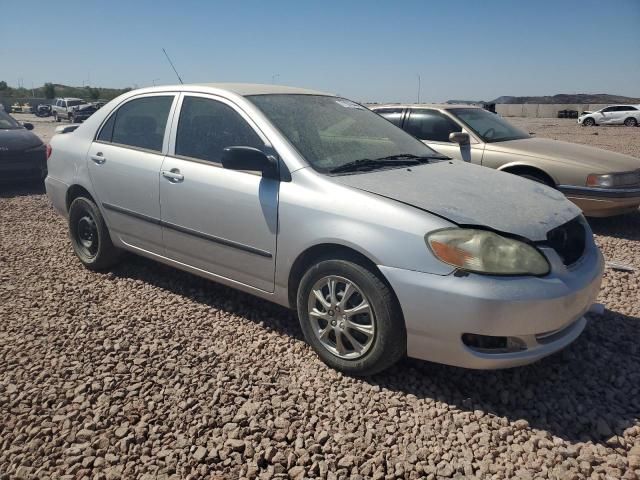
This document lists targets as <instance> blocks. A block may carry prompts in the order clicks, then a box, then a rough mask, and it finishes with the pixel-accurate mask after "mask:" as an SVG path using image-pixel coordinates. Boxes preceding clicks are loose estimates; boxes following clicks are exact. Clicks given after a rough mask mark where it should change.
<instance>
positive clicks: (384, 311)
mask: <svg viewBox="0 0 640 480" xmlns="http://www.w3.org/2000/svg"><path fill="white" fill-rule="evenodd" d="M327 276H338V277H343V278H345V279H348V280H349V281H351V282H353V283H354V284H355V285H356V286H357V288H359V289H360V290H361V291H362V293H363V294H364V297H366V298H365V300H366V301H368V303H369V305H370V307H371V309H372V310H373V322H374V323H375V330H374V334H373V341H372V343H371V345H370V347H369V348H368V350H367V351H366V353H364V354H363V355H362V356H361V357H359V358H357V359H344V358H340V357H339V356H337V355H336V354H334V353H331V352H330V351H329V350H328V349H327V348H326V347H325V346H324V345H323V344H322V342H321V341H320V340H319V338H318V337H317V336H316V333H314V330H313V327H312V324H311V320H310V315H309V311H308V305H309V296H310V295H312V289H313V286H314V285H315V284H316V282H318V281H320V280H322V279H323V278H324V277H327ZM297 305H298V318H299V319H300V325H301V327H302V332H303V333H304V336H305V339H306V340H307V342H308V343H309V344H310V345H311V346H312V347H313V349H314V350H315V351H316V353H317V354H318V356H319V357H320V358H321V359H322V360H323V361H324V362H325V363H326V364H327V365H329V366H330V367H332V368H335V369H336V370H340V371H342V372H344V373H346V374H348V375H357V376H364V375H373V374H375V373H378V372H381V371H382V370H385V369H386V368H389V367H390V366H391V365H393V364H394V363H396V362H397V361H398V360H400V359H401V358H402V357H404V356H405V355H406V345H407V333H406V329H405V324H404V319H403V317H402V311H401V309H400V306H399V305H398V302H397V300H396V298H395V295H394V294H393V292H392V291H391V289H390V287H389V286H387V284H386V283H384V282H383V281H382V279H381V278H379V277H378V275H376V273H374V272H372V271H371V270H370V269H369V268H367V267H365V266H363V265H360V264H358V263H355V262H354V261H349V260H322V261H320V262H319V263H317V264H315V265H314V266H312V267H311V268H310V269H309V270H308V271H307V272H306V273H305V274H304V276H303V277H302V280H301V281H300V285H299V287H298V296H297ZM327 327H328V325H327Z"/></svg>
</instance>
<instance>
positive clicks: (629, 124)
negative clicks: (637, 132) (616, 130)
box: [624, 117, 638, 127]
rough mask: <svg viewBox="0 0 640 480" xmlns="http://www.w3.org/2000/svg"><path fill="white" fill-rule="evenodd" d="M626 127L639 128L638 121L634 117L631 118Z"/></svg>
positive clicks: (625, 123) (626, 121)
mask: <svg viewBox="0 0 640 480" xmlns="http://www.w3.org/2000/svg"><path fill="white" fill-rule="evenodd" d="M624 126H625V127H637V126H638V121H637V120H636V119H635V118H633V117H629V118H627V119H626V120H625V121H624Z"/></svg>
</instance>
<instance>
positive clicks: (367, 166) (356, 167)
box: [329, 158, 420, 173]
mask: <svg viewBox="0 0 640 480" xmlns="http://www.w3.org/2000/svg"><path fill="white" fill-rule="evenodd" d="M419 164H420V161H418V160H417V159H414V158H407V159H404V160H402V159H398V160H393V159H390V160H387V159H386V158H376V159H371V158H362V159H360V160H354V161H353V162H347V163H345V164H343V165H340V166H339V167H335V168H332V169H331V170H329V173H341V172H366V171H370V170H375V169H378V168H383V167H391V166H396V165H398V166H400V165H419Z"/></svg>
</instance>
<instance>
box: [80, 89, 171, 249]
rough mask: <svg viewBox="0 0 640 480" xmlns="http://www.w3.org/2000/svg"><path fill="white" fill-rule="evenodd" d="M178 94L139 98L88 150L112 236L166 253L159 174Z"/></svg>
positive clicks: (124, 108) (114, 115)
mask: <svg viewBox="0 0 640 480" xmlns="http://www.w3.org/2000/svg"><path fill="white" fill-rule="evenodd" d="M175 97H176V95H175V94H173V93H159V94H152V95H144V96H138V97H134V98H133V99H130V100H127V101H126V102H125V103H124V104H122V105H120V106H119V107H118V108H117V109H116V110H115V111H114V112H112V113H111V114H110V115H109V117H108V118H107V119H106V120H105V122H104V123H103V124H102V126H101V128H100V129H99V131H98V134H97V136H96V138H95V140H94V142H93V143H92V144H91V148H90V149H89V152H88V155H87V165H88V169H89V175H90V177H91V182H92V184H93V188H94V192H95V194H96V195H97V197H98V198H97V200H98V202H99V203H100V206H101V207H102V210H103V212H104V214H105V218H106V220H107V224H108V226H109V230H110V232H111V234H112V235H117V236H118V238H119V239H120V240H121V241H122V242H124V243H126V244H127V245H129V246H131V247H134V248H139V249H142V250H145V251H150V252H153V253H156V254H162V253H163V244H162V228H161V227H160V201H159V176H160V167H161V166H162V160H163V158H164V155H165V153H166V151H167V145H168V131H169V125H168V119H169V118H170V117H169V114H170V112H171V110H172V108H173V107H174V105H173V104H174V100H175Z"/></svg>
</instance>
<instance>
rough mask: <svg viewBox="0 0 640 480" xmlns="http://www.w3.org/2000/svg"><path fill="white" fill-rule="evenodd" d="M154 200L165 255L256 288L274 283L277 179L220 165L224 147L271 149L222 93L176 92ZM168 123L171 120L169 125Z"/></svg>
mask: <svg viewBox="0 0 640 480" xmlns="http://www.w3.org/2000/svg"><path fill="white" fill-rule="evenodd" d="M176 118H178V120H177V126H174V129H173V132H172V142H171V145H170V147H169V151H170V152H171V154H170V155H168V156H167V157H166V159H165V161H164V163H163V165H162V171H161V177H160V204H161V206H162V225H163V238H164V244H165V249H166V256H167V257H169V258H171V259H173V260H176V261H178V262H181V263H184V264H187V265H190V266H192V267H195V268H197V269H200V270H203V271H205V272H208V273H211V274H214V275H216V276H219V277H223V278H225V279H229V280H232V281H234V282H240V283H242V284H244V285H249V286H252V287H255V288H258V289H261V290H264V291H268V292H272V291H273V288H274V272H275V254H276V238H277V229H278V189H279V181H278V180H274V179H269V178H263V177H262V176H261V175H260V174H259V173H256V172H244V171H236V170H228V169H225V168H223V167H222V164H221V156H222V151H223V149H224V148H226V147H231V146H249V147H254V148H258V149H260V150H262V151H264V152H265V153H267V154H272V153H274V152H273V151H272V147H271V146H270V145H269V144H268V141H267V139H266V137H265V136H264V135H263V134H262V133H261V132H260V131H259V129H258V128H257V126H256V125H255V124H254V123H253V122H252V121H251V120H250V119H249V117H248V116H247V115H246V114H245V113H244V112H243V111H242V110H241V109H240V108H239V107H237V106H236V105H235V104H234V103H232V102H230V101H229V100H227V99H224V98H222V97H217V96H210V95H199V94H184V96H183V97H182V101H181V109H180V114H179V117H178V115H176ZM175 123H176V122H175V121H174V124H175Z"/></svg>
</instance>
